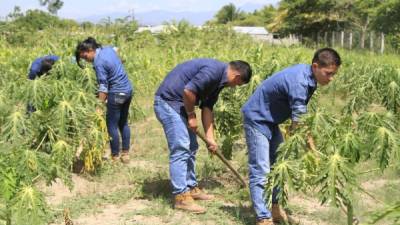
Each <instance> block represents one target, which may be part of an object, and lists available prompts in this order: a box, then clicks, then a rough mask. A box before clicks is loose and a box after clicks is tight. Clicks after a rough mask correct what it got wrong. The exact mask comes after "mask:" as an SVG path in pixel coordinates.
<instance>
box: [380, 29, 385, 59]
mask: <svg viewBox="0 0 400 225" xmlns="http://www.w3.org/2000/svg"><path fill="white" fill-rule="evenodd" d="M384 51H385V34H384V33H383V32H381V53H382V54H383V52H384Z"/></svg>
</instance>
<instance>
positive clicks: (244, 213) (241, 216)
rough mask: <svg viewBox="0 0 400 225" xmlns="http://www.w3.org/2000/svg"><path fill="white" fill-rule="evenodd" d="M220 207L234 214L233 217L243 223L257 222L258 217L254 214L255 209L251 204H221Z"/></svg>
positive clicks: (247, 224) (252, 224)
mask: <svg viewBox="0 0 400 225" xmlns="http://www.w3.org/2000/svg"><path fill="white" fill-rule="evenodd" d="M220 209H221V210H223V211H224V212H227V213H228V214H230V215H232V217H235V218H236V219H238V220H239V221H241V222H242V223H243V224H246V225H254V224H255V221H256V218H255V216H254V213H253V209H252V208H251V207H250V206H244V205H239V206H221V207H220Z"/></svg>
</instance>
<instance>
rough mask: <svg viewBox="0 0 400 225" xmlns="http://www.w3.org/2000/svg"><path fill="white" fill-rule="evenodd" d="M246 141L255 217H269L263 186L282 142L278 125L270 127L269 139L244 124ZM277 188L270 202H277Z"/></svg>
mask: <svg viewBox="0 0 400 225" xmlns="http://www.w3.org/2000/svg"><path fill="white" fill-rule="evenodd" d="M244 130H245V133H246V143H247V149H248V152H249V154H248V155H249V186H250V195H251V200H252V202H253V207H254V210H255V212H256V216H257V219H267V218H271V212H270V211H269V210H268V209H267V206H266V201H265V199H264V187H265V183H266V176H267V174H268V173H269V172H270V170H271V166H272V165H273V164H274V163H275V160H276V150H277V149H278V146H279V144H280V143H282V142H283V137H282V134H281V132H280V130H279V126H278V125H276V126H274V127H271V134H272V136H271V139H270V140H269V139H268V138H267V137H266V136H265V135H263V134H262V133H261V132H260V131H258V130H257V129H256V128H254V127H253V126H251V125H250V124H247V123H245V124H244ZM277 194H278V189H274V191H273V193H272V203H277V202H278V200H277V198H276V196H277Z"/></svg>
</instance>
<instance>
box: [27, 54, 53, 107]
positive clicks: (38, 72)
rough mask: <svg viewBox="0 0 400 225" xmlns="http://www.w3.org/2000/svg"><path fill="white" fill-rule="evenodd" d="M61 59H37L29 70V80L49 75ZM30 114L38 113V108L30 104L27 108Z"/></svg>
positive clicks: (46, 57)
mask: <svg viewBox="0 0 400 225" xmlns="http://www.w3.org/2000/svg"><path fill="white" fill-rule="evenodd" d="M59 59H60V58H59V57H58V56H56V55H47V56H43V57H39V58H36V59H35V60H34V61H33V62H32V65H31V67H30V69H29V74H28V79H29V80H35V79H36V78H39V77H41V76H42V75H45V74H47V73H48V72H49V71H50V70H51V69H52V68H53V65H54V63H55V62H56V61H58V60H59ZM27 111H28V114H30V113H33V112H35V111H36V108H35V107H34V106H33V105H32V104H31V103H28V106H27Z"/></svg>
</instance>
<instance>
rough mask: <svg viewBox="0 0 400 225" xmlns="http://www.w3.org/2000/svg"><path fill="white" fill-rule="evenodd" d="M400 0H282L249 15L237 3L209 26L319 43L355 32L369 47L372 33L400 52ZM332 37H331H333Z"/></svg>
mask: <svg viewBox="0 0 400 225" xmlns="http://www.w3.org/2000/svg"><path fill="white" fill-rule="evenodd" d="M399 21H400V1H398V0H332V1H326V0H281V1H280V2H279V4H278V5H277V6H272V5H266V6H264V7H263V8H261V9H260V10H256V11H254V12H250V13H246V12H244V11H242V10H241V9H240V8H237V7H236V6H235V5H234V4H232V3H231V4H228V5H225V6H223V7H222V8H221V9H220V10H219V11H218V12H217V13H216V14H215V16H214V18H213V20H211V21H208V24H230V25H242V26H263V27H266V28H267V30H268V31H269V32H273V33H276V34H280V35H281V36H288V35H289V34H293V35H297V36H299V37H302V39H304V40H308V41H310V40H311V41H314V42H317V41H318V39H319V38H321V37H323V36H326V35H325V33H332V32H342V31H346V32H354V33H355V35H356V36H357V37H358V43H357V44H358V46H359V47H360V48H364V47H365V42H366V40H367V37H368V35H369V34H370V33H372V32H374V33H383V34H385V35H386V37H387V39H386V40H387V42H388V44H390V45H391V46H392V47H393V48H395V49H397V50H398V49H400V23H399ZM331 36H332V35H329V37H331Z"/></svg>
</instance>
